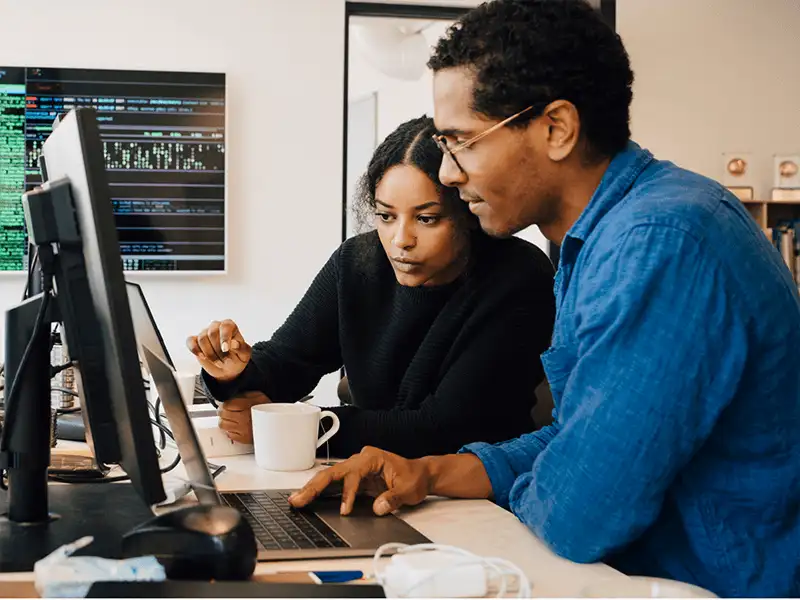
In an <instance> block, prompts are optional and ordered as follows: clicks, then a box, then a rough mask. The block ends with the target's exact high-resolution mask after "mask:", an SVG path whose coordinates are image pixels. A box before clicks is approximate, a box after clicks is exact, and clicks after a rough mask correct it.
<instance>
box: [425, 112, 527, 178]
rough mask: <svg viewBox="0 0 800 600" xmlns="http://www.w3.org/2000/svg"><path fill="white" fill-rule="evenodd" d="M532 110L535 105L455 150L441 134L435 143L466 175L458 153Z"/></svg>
mask: <svg viewBox="0 0 800 600" xmlns="http://www.w3.org/2000/svg"><path fill="white" fill-rule="evenodd" d="M532 108H533V105H531V106H529V107H528V108H524V109H522V110H521V111H519V112H518V113H516V114H513V115H511V116H510V117H508V118H507V119H503V120H502V121H500V122H499V123H495V124H494V125H492V126H491V127H489V129H487V130H486V131H482V132H481V133H479V134H478V135H476V136H474V137H471V138H470V139H468V140H467V141H465V142H461V143H460V144H458V145H457V146H456V147H455V148H453V149H450V147H449V146H448V145H447V138H446V137H445V136H444V135H442V134H439V133H435V134H433V141H434V142H436V145H437V146H439V150H441V151H442V153H443V154H447V155H448V156H449V157H450V158H451V159H452V161H453V162H454V163H455V165H456V166H457V167H458V169H459V170H460V171H461V172H462V173H466V171H464V168H463V167H462V166H461V165H460V164H459V163H458V160H457V159H456V157H455V156H454V155H455V154H456V152H461V151H462V150H464V149H466V148H469V147H470V146H472V145H473V144H475V142H478V141H480V140H482V139H483V138H485V137H486V136H487V135H489V134H490V133H493V132H495V131H497V130H498V129H500V128H501V127H505V126H506V125H508V124H509V123H511V121H513V120H514V119H516V118H517V117H519V116H521V115H523V114H525V113H526V112H528V111H529V110H531V109H532Z"/></svg>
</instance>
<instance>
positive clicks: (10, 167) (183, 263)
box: [0, 58, 227, 274]
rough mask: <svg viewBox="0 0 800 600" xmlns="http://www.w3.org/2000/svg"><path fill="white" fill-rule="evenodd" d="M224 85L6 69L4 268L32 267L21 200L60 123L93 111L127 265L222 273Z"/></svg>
mask: <svg viewBox="0 0 800 600" xmlns="http://www.w3.org/2000/svg"><path fill="white" fill-rule="evenodd" d="M0 61H2V59H1V58H0ZM225 79H226V78H225V74H224V73H190V72H174V71H141V70H136V71H133V70H121V69H113V70H112V69H80V68H68V69H67V68H57V67H41V66H36V65H30V66H4V65H0V153H2V154H3V161H4V167H3V175H0V180H2V181H0V206H3V209H2V210H0V272H2V271H21V270H23V269H24V268H25V264H26V247H25V239H26V229H25V219H24V215H23V212H22V207H21V206H20V203H19V197H20V195H21V194H22V193H23V192H25V191H30V190H31V189H33V188H34V187H36V186H37V185H40V183H41V178H40V169H39V165H37V157H38V156H40V152H41V148H42V144H43V142H44V141H45V139H46V138H47V137H48V135H49V134H50V131H51V125H52V123H53V118H54V117H55V115H56V114H60V113H67V112H69V111H70V110H71V109H73V108H81V107H86V108H93V109H95V110H96V111H97V120H98V128H99V129H100V137H101V141H102V143H103V150H104V158H105V165H106V169H107V174H106V176H107V178H108V184H109V188H110V201H111V206H112V210H113V211H114V216H115V223H116V226H117V235H118V238H119V248H120V253H121V255H122V261H123V269H124V270H127V271H141V270H147V271H152V270H155V271H172V272H174V273H176V274H179V273H195V272H202V273H208V274H211V273H223V272H224V271H225V262H226V255H227V251H226V238H227V235H226V198H225V196H226V191H225V190H226V174H225V164H226V152H225V150H226V143H227V142H226V126H225V112H226V108H225V89H226V88H225ZM27 256H28V258H30V256H31V255H30V254H28V255H27Z"/></svg>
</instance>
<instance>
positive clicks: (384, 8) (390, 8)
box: [341, 0, 617, 266]
mask: <svg viewBox="0 0 800 600" xmlns="http://www.w3.org/2000/svg"><path fill="white" fill-rule="evenodd" d="M467 12H469V9H468V8H459V7H455V6H428V5H423V4H378V3H373V2H345V5H344V92H343V93H344V102H343V105H344V106H343V108H342V111H343V116H342V125H343V135H342V223H341V225H342V240H343V241H344V239H345V238H346V236H347V106H348V101H349V98H348V87H349V82H350V73H349V69H350V65H349V62H350V60H349V59H350V17H399V18H405V19H440V20H443V21H454V20H456V19H458V18H459V17H460V16H461V15H463V14H465V13H467ZM600 14H602V15H603V18H604V19H605V21H606V23H608V24H609V25H610V26H611V28H612V29H614V30H616V28H617V0H600ZM549 253H550V260H551V261H552V262H553V264H554V265H556V266H558V259H559V254H560V253H559V248H558V246H556V245H555V244H553V243H552V242H551V243H550V252H549Z"/></svg>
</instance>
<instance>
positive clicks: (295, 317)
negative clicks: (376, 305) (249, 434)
mask: <svg viewBox="0 0 800 600" xmlns="http://www.w3.org/2000/svg"><path fill="white" fill-rule="evenodd" d="M338 256H339V251H338V250H337V252H336V253H335V254H334V255H333V256H332V257H331V258H330V260H328V262H327V263H326V264H325V266H324V267H323V268H322V270H321V271H320V272H319V274H318V275H317V276H316V278H315V279H314V281H313V282H312V284H311V287H309V289H308V291H307V292H306V294H305V296H303V299H302V300H300V303H299V304H298V305H297V307H296V308H295V309H294V311H292V314H291V315H290V316H289V318H288V319H286V322H285V323H284V324H283V325H281V327H280V328H279V329H278V330H277V331H276V332H275V333H274V334H273V336H272V338H271V339H270V340H269V341H266V342H259V343H257V344H254V345H253V356H252V358H251V359H250V363H248V365H247V367H246V368H245V370H244V371H243V372H242V374H241V375H240V376H239V377H238V378H237V379H235V380H233V381H231V382H228V383H220V382H218V381H216V380H214V379H213V378H212V377H210V376H209V375H208V373H205V372H203V379H204V381H205V383H206V387H207V388H208V391H209V392H211V394H212V395H213V396H214V397H215V398H217V399H218V400H221V401H225V400H227V399H228V398H231V397H233V396H235V395H237V394H240V393H242V392H246V391H252V390H258V391H261V392H264V393H265V394H266V395H267V396H269V398H270V399H271V400H272V401H273V402H295V401H297V400H299V399H300V398H302V397H303V396H305V395H306V394H308V393H309V392H310V391H311V390H313V389H314V388H315V387H316V385H317V384H318V383H319V380H320V379H321V378H322V376H323V375H326V374H328V373H332V372H333V371H336V370H337V369H339V368H341V366H342V353H341V349H340V346H339V298H338V285H337V274H338Z"/></svg>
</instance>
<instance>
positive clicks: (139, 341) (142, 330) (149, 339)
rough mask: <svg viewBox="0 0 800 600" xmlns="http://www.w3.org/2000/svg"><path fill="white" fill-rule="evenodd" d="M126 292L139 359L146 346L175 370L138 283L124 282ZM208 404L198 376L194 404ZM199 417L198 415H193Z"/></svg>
mask: <svg viewBox="0 0 800 600" xmlns="http://www.w3.org/2000/svg"><path fill="white" fill-rule="evenodd" d="M125 285H126V288H127V291H128V304H129V305H130V308H131V318H132V319H133V331H134V334H135V336H136V345H137V347H138V348H137V349H138V350H139V358H140V360H141V361H142V362H144V357H143V356H142V352H141V347H142V346H148V347H149V348H150V350H151V351H152V352H155V353H156V355H158V357H159V358H161V359H162V360H164V361H165V362H166V363H167V364H168V365H169V366H170V367H172V368H173V369H174V368H175V363H174V362H173V361H172V357H171V356H170V354H169V351H168V350H167V345H166V343H164V338H163V337H162V335H161V332H160V331H159V329H158V326H157V325H156V320H155V318H154V317H153V312H152V311H151V310H150V305H149V304H147V299H146V298H145V297H144V290H142V286H140V285H139V284H138V283H133V282H131V281H126V282H125ZM207 402H208V396H207V395H206V390H205V387H204V386H203V383H202V380H201V378H200V376H199V375H198V376H197V377H196V378H195V385H194V403H195V404H205V403H207ZM195 416H199V415H195Z"/></svg>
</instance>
